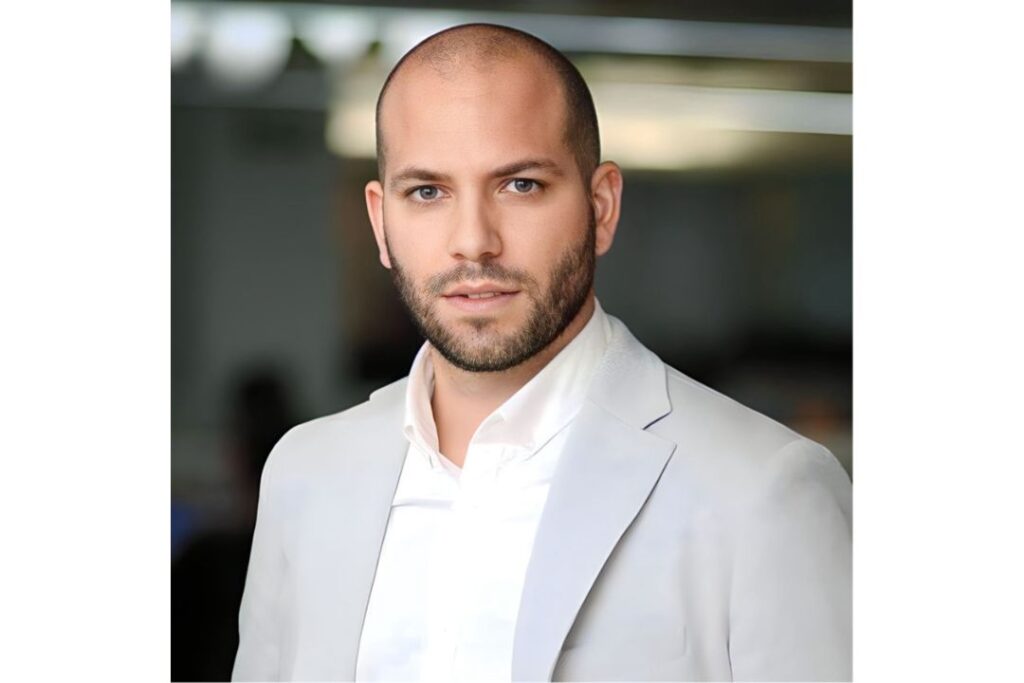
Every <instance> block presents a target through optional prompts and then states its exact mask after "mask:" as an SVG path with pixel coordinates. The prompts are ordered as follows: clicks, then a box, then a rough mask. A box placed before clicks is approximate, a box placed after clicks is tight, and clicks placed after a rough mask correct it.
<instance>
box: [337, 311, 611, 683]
mask: <svg viewBox="0 0 1024 683" xmlns="http://www.w3.org/2000/svg"><path fill="white" fill-rule="evenodd" d="M610 336H611V325H610V322H609V320H608V318H607V316H606V315H605V314H604V312H603V311H602V310H601V307H600V305H599V304H598V305H595V308H594V314H593V316H592V317H591V319H590V320H589V321H588V322H587V324H586V325H585V326H584V328H583V329H582V330H581V331H580V333H579V334H578V335H577V336H576V338H575V339H573V340H572V341H571V342H570V343H569V344H568V345H566V347H565V348H564V349H562V351H561V352H560V353H559V354H558V355H557V356H555V358H554V359H553V360H552V361H551V362H550V363H548V365H547V366H545V367H544V368H543V369H542V370H541V371H540V372H539V373H537V375H536V376H534V377H533V379H531V380H530V381H529V382H528V383H527V384H526V385H525V386H523V387H522V388H521V389H520V390H519V391H518V392H516V393H515V394H514V395H513V396H512V397H511V398H509V399H508V400H507V401H506V402H505V403H503V404H502V405H501V406H500V407H499V408H498V409H497V410H495V411H494V412H493V413H491V414H490V415H489V416H488V417H487V418H486V419H485V420H484V421H483V422H482V423H481V424H480V426H479V427H478V428H477V430H476V432H475V433H474V435H473V438H472V439H471V440H470V442H469V446H468V449H467V451H466V458H465V463H464V466H463V468H462V469H460V468H459V467H457V466H456V465H455V464H454V463H452V462H451V461H450V460H448V458H446V457H445V456H444V455H442V454H441V453H440V452H439V451H438V438H437V429H436V426H435V424H434V418H433V413H432V410H431V407H430V399H431V396H432V394H433V389H434V372H433V367H432V365H431V360H430V354H429V346H428V345H427V344H424V345H423V347H422V348H421V349H420V351H419V353H418V354H417V355H416V359H415V360H414V361H413V364H412V369H411V371H410V373H409V384H408V389H407V392H406V403H405V426H404V430H405V436H406V438H408V440H409V450H408V452H407V454H406V458H405V462H404V465H403V467H402V473H401V476H400V478H399V481H398V488H397V490H396V492H395V497H394V500H393V502H392V505H391V514H390V517H389V518H388V525H387V531H386V533H385V536H384V543H383V547H382V548H381V554H380V559H379V561H378V563H377V572H376V575H375V577H374V582H373V589H372V591H371V593H370V602H369V605H368V607H367V612H366V618H365V620H364V622H363V631H362V635H361V638H360V641H359V655H358V659H357V667H356V679H357V680H361V681H413V680H429V681H482V680H505V681H507V680H509V679H510V678H511V662H512V641H513V635H514V633H515V626H516V617H517V615H518V611H519V600H520V595H521V593H522V588H523V580H524V578H525V575H526V567H527V563H528V562H529V559H530V553H531V550H532V548H533V541H534V536H535V534H536V530H537V524H538V522H539V521H540V516H541V512H542V511H543V509H544V503H545V501H546V500H547V494H548V488H549V485H550V482H551V477H552V474H553V473H554V469H555V465H556V464H557V462H558V459H559V456H560V455H561V452H562V450H563V447H564V444H565V438H566V435H567V433H568V429H567V427H568V426H569V425H570V424H571V422H572V420H573V418H574V417H575V416H576V414H577V413H578V412H579V410H580V408H581V407H582V405H583V402H584V399H585V397H586V393H587V388H588V386H589V383H590V379H591V377H592V376H593V374H594V370H595V369H596V368H597V366H598V365H599V363H600V361H601V359H602V357H603V355H604V352H605V349H606V348H607V344H608V340H609V338H610Z"/></svg>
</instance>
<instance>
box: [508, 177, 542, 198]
mask: <svg viewBox="0 0 1024 683" xmlns="http://www.w3.org/2000/svg"><path fill="white" fill-rule="evenodd" d="M505 187H507V188H509V189H510V190H512V192H513V193H515V194H529V193H530V192H533V191H535V190H536V189H537V188H539V187H540V183H538V182H537V181H536V180H530V179H529V178H513V179H512V180H510V181H509V182H508V184H507V185H506V186H505Z"/></svg>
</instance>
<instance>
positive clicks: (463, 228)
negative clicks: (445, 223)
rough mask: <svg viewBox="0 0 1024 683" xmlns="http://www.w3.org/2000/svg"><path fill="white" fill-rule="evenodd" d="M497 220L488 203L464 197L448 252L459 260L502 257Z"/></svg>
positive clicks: (455, 219) (460, 204)
mask: <svg viewBox="0 0 1024 683" xmlns="http://www.w3.org/2000/svg"><path fill="white" fill-rule="evenodd" d="M501 246H502V245H501V235H500V233H499V231H498V225H497V218H496V216H495V215H494V212H493V211H492V210H491V208H490V207H489V206H488V204H487V202H486V200H484V199H481V198H477V197H468V198H466V197H464V198H463V199H462V201H460V202H459V205H458V211H457V213H456V215H455V216H454V225H453V226H452V231H451V235H450V237H449V240H448V253H449V254H450V255H451V256H452V258H455V259H457V260H466V261H476V262H484V261H489V260H491V259H493V258H496V257H497V256H498V255H500V254H501Z"/></svg>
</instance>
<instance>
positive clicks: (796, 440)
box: [233, 318, 851, 680]
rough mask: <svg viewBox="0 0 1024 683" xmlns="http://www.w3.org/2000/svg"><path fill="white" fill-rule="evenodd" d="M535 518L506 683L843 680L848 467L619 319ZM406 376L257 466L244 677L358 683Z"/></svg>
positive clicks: (301, 433)
mask: <svg viewBox="0 0 1024 683" xmlns="http://www.w3.org/2000/svg"><path fill="white" fill-rule="evenodd" d="M612 324H613V328H614V332H613V335H612V339H611V342H610V345H609V348H608V352H607V355H606V357H605V359H604V361H603V363H602V365H601V367H600V369H599V370H598V371H597V374H596V375H595V378H594V381H593V383H592V386H591V389H590V392H589V395H588V400H587V402H586V405H585V406H584V408H583V410H582V412H581V413H580V414H579V415H578V416H577V417H576V419H575V421H574V422H573V424H572V426H571V427H570V429H571V434H570V436H569V439H568V442H567V445H566V448H565V451H564V453H563V455H562V458H561V460H560V462H559V465H558V469H557V471H556V473H555V476H554V479H553V481H552V484H551V489H550V492H549V496H548V501H547V505H546V507H545V508H544V512H543V516H542V518H541V522H540V526H539V528H538V531H537V537H536V542H535V545H534V548H533V554H532V556H531V558H530V563H529V567H528V569H527V575H526V580H525V585H524V588H523V596H522V602H521V605H520V610H519V618H518V622H517V626H516V635H515V644H514V649H513V660H512V678H513V679H514V680H552V679H553V680H616V679H618V680H623V679H627V680H730V679H736V680H850V677H851V602H850V597H851V596H850V574H851V566H850V555H851V552H850V551H851V500H850V480H849V478H848V477H847V475H846V473H845V472H844V471H843V469H842V468H841V467H840V465H839V464H838V463H837V461H836V460H835V458H834V457H833V456H832V454H831V453H829V452H828V451H827V450H826V449H824V448H823V447H821V446H819V445H818V444H816V443H814V442H812V441H809V440H807V439H805V438H803V437H801V436H799V435H798V434H796V433H794V432H792V431H790V430H789V429H787V428H786V427H783V426H782V425H780V424H778V423H776V422H773V421H772V420H770V419H768V418H766V417H764V416H763V415H760V414H758V413H756V412H754V411H752V410H750V409H748V408H745V407H743V406H741V405H740V404H738V403H736V402H735V401H732V400H731V399H728V398H726V397H724V396H722V395H721V394H718V393H716V392H714V391H712V390H710V389H708V388H707V387H705V386H703V385H701V384H699V383H697V382H695V381H693V380H691V379H689V378H688V377H686V376H685V375H682V374H681V373H679V372H677V371H676V370H674V369H672V368H670V367H668V366H666V365H665V364H664V363H662V362H661V360H660V359H659V358H658V357H657V356H655V355H654V354H653V353H652V352H650V351H649V350H647V349H646V348H645V347H644V346H642V345H641V344H640V343H639V342H638V341H637V340H636V339H635V338H634V337H633V336H632V335H631V334H630V333H629V331H628V330H627V329H626V327H625V326H624V325H623V324H622V323H621V322H619V321H618V320H615V319H614V318H613V319H612ZM404 393H405V380H402V381H400V382H396V383H395V384H392V385H389V386H387V387H385V388H383V389H381V390H379V391H377V392H375V393H374V394H373V396H371V398H370V400H369V401H368V402H366V403H363V404H361V405H358V406H356V407H354V408H351V409H350V410H346V411H344V412H342V413H338V414H336V415H331V416H328V417H324V418H320V419H318V420H313V421H312V422H308V423H305V424H303V425H300V426H298V427H296V428H294V429H292V430H291V431H290V432H289V433H288V434H287V435H286V436H285V437H284V438H283V439H282V440H281V442H280V443H278V445H277V446H276V447H275V448H274V451H273V453H272V454H271V455H270V458H269V460H268V462H267V466H266V468H265V470H264V473H263V481H262V486H261V490H260V501H259V513H258V519H257V522H256V533H255V538H254V540H253V547H252V556H251V559H250V563H249V573H248V578H247V580H246V587H245V595H244V597H243V599H242V608H241V613H240V616H239V623H240V636H241V643H240V645H239V648H238V655H237V658H236V660H235V668H234V674H233V678H234V679H235V680H303V679H304V680H310V679H316V680H352V679H353V677H354V676H355V671H356V654H357V652H358V647H359V637H360V632H361V630H362V624H363V617H364V614H365V612H366V606H367V601H368V599H369V595H370V588H371V586H372V584H373V575H374V571H375V567H376V564H377V558H378V555H379V553H380V548H381V543H382V540H383V537H384V531H385V528H386V526H387V520H388V514H389V511H390V506H391V500H392V497H393V495H394V492H395V486H396V484H397V482H398V475H399V473H400V471H401V469H402V462H403V459H404V457H405V453H406V449H407V446H408V443H407V442H406V440H405V438H404V437H403V435H402V429H401V425H402V418H403V409H404Z"/></svg>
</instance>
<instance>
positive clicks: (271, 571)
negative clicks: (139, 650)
mask: <svg viewBox="0 0 1024 683" xmlns="http://www.w3.org/2000/svg"><path fill="white" fill-rule="evenodd" d="M286 438H287V435H286V436H285V438H283V439H282V440H281V441H280V442H278V444H277V446H275V447H274V450H273V451H271V453H270V456H269V457H268V458H267V463H266V465H265V466H264V468H263V475H262V477H261V479H260V493H259V502H258V507H257V512H256V530H255V532H254V534H253V540H252V550H251V552H250V555H249V568H248V570H247V573H246V578H245V590H244V592H243V594H242V605H241V609H240V610H239V614H238V637H239V639H238V653H237V654H236V655H235V666H234V670H233V671H232V674H231V680H233V681H276V680H280V678H281V672H280V648H281V643H280V638H281V632H280V631H281V608H280V601H279V596H280V594H281V586H282V581H283V580H284V564H285V562H284V551H283V547H282V532H281V524H280V518H281V512H282V511H281V510H280V507H281V504H280V497H279V495H278V494H277V490H276V489H277V486H278V482H277V480H276V477H275V464H276V462H277V461H278V460H279V459H280V456H281V453H280V452H279V451H280V450H281V444H282V443H284V441H285V439H286Z"/></svg>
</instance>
